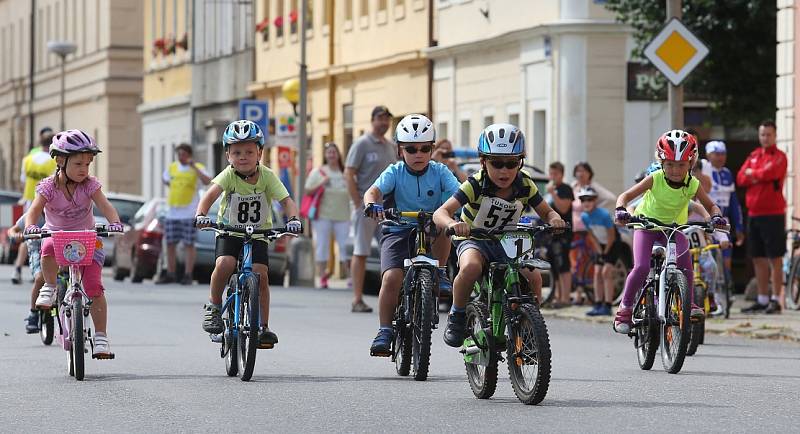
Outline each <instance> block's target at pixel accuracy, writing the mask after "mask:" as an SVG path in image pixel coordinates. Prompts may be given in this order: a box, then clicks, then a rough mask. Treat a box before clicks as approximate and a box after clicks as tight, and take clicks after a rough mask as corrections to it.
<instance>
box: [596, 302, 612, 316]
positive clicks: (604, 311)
mask: <svg viewBox="0 0 800 434" xmlns="http://www.w3.org/2000/svg"><path fill="white" fill-rule="evenodd" d="M597 316H611V305H610V304H602V305H600V309H598V311H597Z"/></svg>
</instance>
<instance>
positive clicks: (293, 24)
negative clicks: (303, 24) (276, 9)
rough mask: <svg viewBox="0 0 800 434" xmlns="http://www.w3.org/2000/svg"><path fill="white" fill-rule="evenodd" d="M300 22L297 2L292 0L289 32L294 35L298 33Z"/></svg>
mask: <svg viewBox="0 0 800 434" xmlns="http://www.w3.org/2000/svg"><path fill="white" fill-rule="evenodd" d="M299 21H300V12H299V11H298V10H297V0H292V3H291V5H290V6H289V32H291V33H292V34H295V33H297V27H298V23H299Z"/></svg>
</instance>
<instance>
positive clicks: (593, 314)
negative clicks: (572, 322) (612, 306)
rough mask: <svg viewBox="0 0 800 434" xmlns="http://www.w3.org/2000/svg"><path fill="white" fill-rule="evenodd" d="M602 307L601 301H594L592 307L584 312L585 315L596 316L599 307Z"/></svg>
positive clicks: (598, 312)
mask: <svg viewBox="0 0 800 434" xmlns="http://www.w3.org/2000/svg"><path fill="white" fill-rule="evenodd" d="M602 308H603V305H602V304H601V303H595V305H594V307H593V308H592V309H591V310H590V311H588V312H586V316H598V315H600V309H602Z"/></svg>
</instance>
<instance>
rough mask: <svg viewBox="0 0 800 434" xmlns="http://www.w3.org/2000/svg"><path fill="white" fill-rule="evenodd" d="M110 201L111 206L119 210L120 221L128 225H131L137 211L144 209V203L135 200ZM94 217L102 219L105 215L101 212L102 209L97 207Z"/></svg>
mask: <svg viewBox="0 0 800 434" xmlns="http://www.w3.org/2000/svg"><path fill="white" fill-rule="evenodd" d="M108 201H109V202H111V205H113V206H114V209H116V210H117V213H118V214H119V218H120V220H122V222H123V223H126V224H130V223H131V221H132V220H133V216H134V215H136V211H137V210H138V209H139V208H141V207H142V202H139V201H135V200H126V199H111V198H109V199H108ZM94 215H95V217H102V216H103V213H102V212H100V209H99V208H97V207H96V206H95V207H94Z"/></svg>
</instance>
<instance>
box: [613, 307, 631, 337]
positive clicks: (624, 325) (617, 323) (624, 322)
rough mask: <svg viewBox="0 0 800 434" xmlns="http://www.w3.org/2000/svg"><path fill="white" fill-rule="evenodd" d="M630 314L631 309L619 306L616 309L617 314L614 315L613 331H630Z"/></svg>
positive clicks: (624, 333)
mask: <svg viewBox="0 0 800 434" xmlns="http://www.w3.org/2000/svg"><path fill="white" fill-rule="evenodd" d="M631 315H633V309H631V308H629V307H620V308H619V309H617V315H616V316H615V317H614V331H615V332H617V333H620V334H623V335H627V334H628V333H630V331H631V325H633V322H632V321H631Z"/></svg>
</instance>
